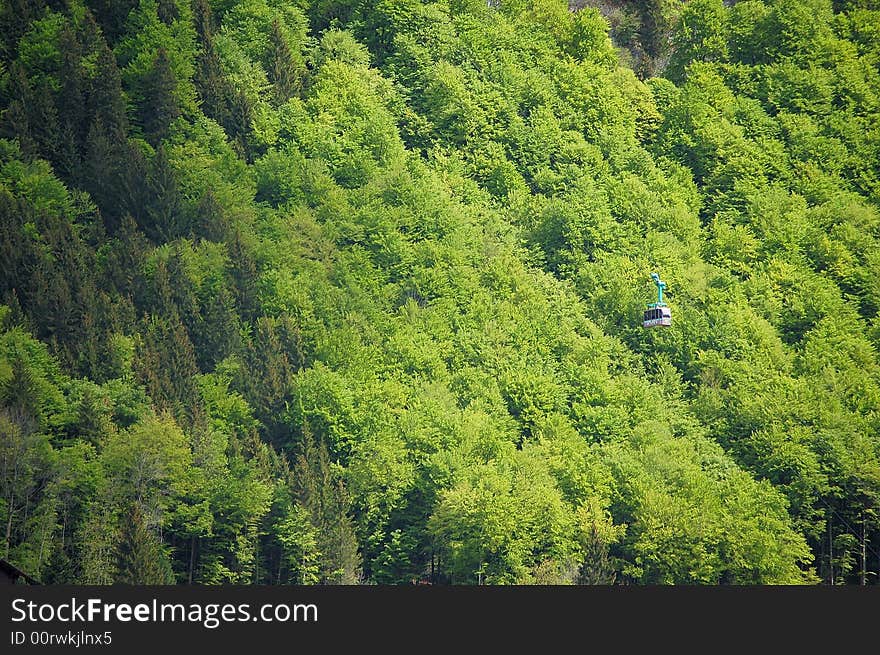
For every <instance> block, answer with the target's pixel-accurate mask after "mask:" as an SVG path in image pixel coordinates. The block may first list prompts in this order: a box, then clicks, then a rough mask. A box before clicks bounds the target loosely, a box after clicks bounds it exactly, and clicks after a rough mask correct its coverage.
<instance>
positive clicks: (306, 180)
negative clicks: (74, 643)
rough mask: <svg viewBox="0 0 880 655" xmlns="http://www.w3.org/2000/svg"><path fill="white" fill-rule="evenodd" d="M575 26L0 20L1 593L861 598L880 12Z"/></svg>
mask: <svg viewBox="0 0 880 655" xmlns="http://www.w3.org/2000/svg"><path fill="white" fill-rule="evenodd" d="M572 5H573V6H571V7H569V5H568V3H566V2H563V1H562V0H534V1H525V0H500V2H486V1H485V0H438V1H435V2H427V1H426V2H421V1H419V0H378V1H374V2H366V1H363V0H314V1H311V2H310V1H308V0H240V1H236V0H3V1H2V3H0V6H2V9H0V108H2V115H0V269H2V278H0V530H2V535H3V539H2V543H0V557H3V558H5V559H8V560H10V561H11V562H13V563H14V564H16V565H17V566H19V567H21V568H22V569H24V570H25V571H27V572H28V573H30V574H31V575H33V576H34V577H36V578H38V579H40V580H41V581H42V582H45V583H50V584H52V583H56V584H57V583H86V584H107V583H113V582H123V583H147V584H163V583H181V584H187V583H197V584H252V583H253V584H321V583H330V584H338V583H343V584H352V583H366V584H411V583H413V582H431V583H435V584H530V583H534V584H571V583H573V584H611V583H614V584H621V583H622V584H795V583H806V584H817V583H825V584H828V583H834V584H841V583H851V584H858V583H860V582H863V581H866V582H867V583H869V584H875V583H877V581H878V580H877V577H878V572H880V515H878V513H880V354H878V349H880V323H878V321H877V318H878V312H880V5H878V4H877V3H876V2H873V1H872V0H851V1H835V2H831V0H763V1H762V0H746V1H742V2H725V3H723V2H722V0H692V1H690V2H682V1H680V0H649V1H646V2H627V1H619V2H605V3H599V2H595V3H591V2H579V3H572ZM589 5H596V6H595V7H593V6H589ZM654 271H657V272H659V273H660V274H661V275H662V277H663V278H664V280H665V281H666V282H667V284H668V287H667V295H668V298H667V300H668V302H669V304H670V306H671V308H672V313H673V324H672V327H669V328H661V329H643V328H642V325H641V316H642V311H643V310H644V308H645V305H646V303H648V302H650V301H651V300H652V297H653V294H654V290H653V289H654V287H653V286H652V282H651V279H650V277H649V275H650V273H651V272H654ZM863 555H864V556H863Z"/></svg>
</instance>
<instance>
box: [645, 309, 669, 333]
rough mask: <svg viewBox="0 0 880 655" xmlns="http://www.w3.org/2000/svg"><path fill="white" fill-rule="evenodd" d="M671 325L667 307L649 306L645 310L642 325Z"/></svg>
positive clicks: (650, 326)
mask: <svg viewBox="0 0 880 655" xmlns="http://www.w3.org/2000/svg"><path fill="white" fill-rule="evenodd" d="M670 325H672V312H671V311H670V309H669V307H666V306H663V307H651V308H650V309H646V310H645V318H644V319H643V320H642V327H646V328H652V327H660V326H667V327H668V326H670Z"/></svg>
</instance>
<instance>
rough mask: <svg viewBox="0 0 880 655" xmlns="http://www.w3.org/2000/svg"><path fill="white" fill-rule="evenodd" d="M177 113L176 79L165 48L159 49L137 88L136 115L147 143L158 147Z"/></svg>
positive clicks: (178, 111) (178, 113)
mask: <svg viewBox="0 0 880 655" xmlns="http://www.w3.org/2000/svg"><path fill="white" fill-rule="evenodd" d="M180 114H181V109H180V102H179V101H178V99H177V76H176V75H175V74H174V70H173V69H172V68H171V61H170V60H169V59H168V52H167V51H166V50H165V48H159V50H158V51H157V52H156V58H155V59H154V60H153V66H152V68H151V69H150V70H149V71H148V72H147V74H146V75H145V76H144V79H143V81H142V82H141V88H140V103H139V105H138V112H137V115H138V120H139V122H140V125H141V127H142V128H143V130H144V135H145V136H146V137H147V140H148V141H149V142H150V143H151V144H153V145H154V146H158V144H159V143H160V142H161V141H162V140H163V139H164V138H165V137H166V136H167V134H168V129H169V128H170V126H171V123H172V121H174V120H175V119H176V118H177V117H179V116H180Z"/></svg>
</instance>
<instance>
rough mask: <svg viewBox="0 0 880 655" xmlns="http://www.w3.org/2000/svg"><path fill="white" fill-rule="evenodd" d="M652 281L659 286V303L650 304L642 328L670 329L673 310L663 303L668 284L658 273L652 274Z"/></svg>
mask: <svg viewBox="0 0 880 655" xmlns="http://www.w3.org/2000/svg"><path fill="white" fill-rule="evenodd" d="M651 279H652V280H654V284H655V285H657V302H652V303H648V309H646V310H645V316H644V318H643V319H642V327H645V328H653V327H669V326H670V325H672V310H671V309H669V305H667V304H666V303H665V302H663V289H665V288H666V283H665V282H662V281H661V280H660V276H659V275H657V273H651Z"/></svg>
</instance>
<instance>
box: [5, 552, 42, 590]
mask: <svg viewBox="0 0 880 655" xmlns="http://www.w3.org/2000/svg"><path fill="white" fill-rule="evenodd" d="M0 571H2V572H3V574H4V575H6V576H7V577H8V578H9V579H10V580H12V582H18V578H22V579H23V580H24V581H25V582H27V583H28V584H40V583H39V582H37V581H36V580H34V579H33V578H32V577H31V576H29V575H28V574H27V573H25V572H24V571H22V570H21V569H20V568H18V567H17V566H15V565H14V564H12V563H10V562H7V561H6V560H5V559H2V558H0Z"/></svg>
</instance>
